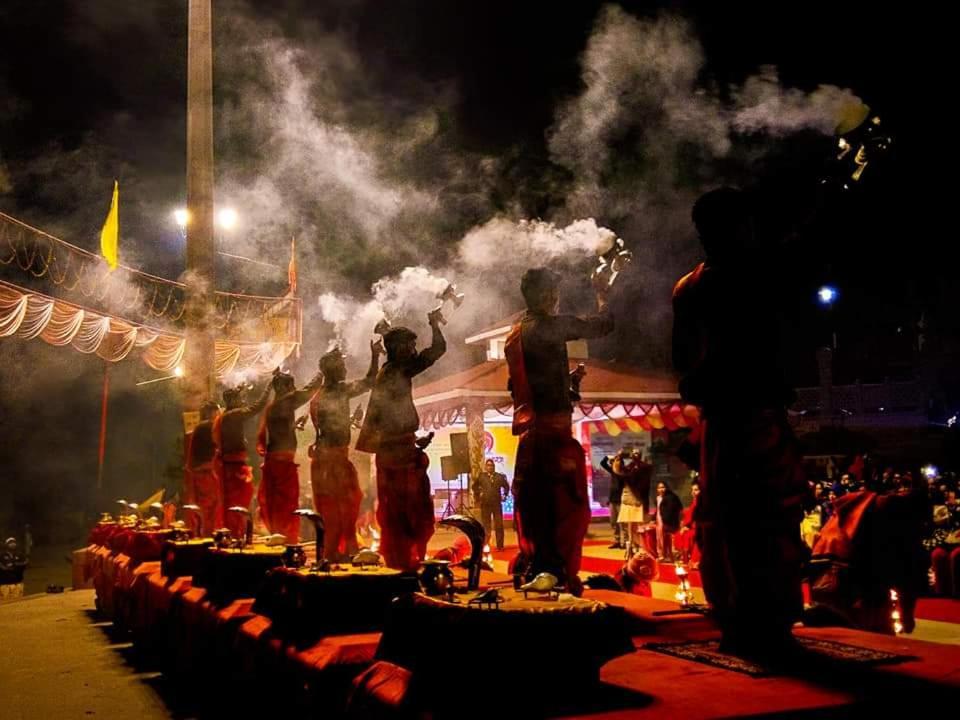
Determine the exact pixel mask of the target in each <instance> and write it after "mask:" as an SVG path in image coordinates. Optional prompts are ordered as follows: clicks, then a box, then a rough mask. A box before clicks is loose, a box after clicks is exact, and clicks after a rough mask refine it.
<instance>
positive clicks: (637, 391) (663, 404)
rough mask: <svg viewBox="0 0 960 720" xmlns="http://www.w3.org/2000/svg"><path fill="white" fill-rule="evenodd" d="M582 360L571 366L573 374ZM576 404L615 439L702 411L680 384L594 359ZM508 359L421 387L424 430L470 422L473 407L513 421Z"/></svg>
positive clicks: (687, 423) (693, 418)
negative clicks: (685, 399)
mask: <svg viewBox="0 0 960 720" xmlns="http://www.w3.org/2000/svg"><path fill="white" fill-rule="evenodd" d="M576 364H577V361H571V363H570V369H571V370H572V369H573V368H574V367H576ZM586 367H587V375H586V377H584V379H583V382H582V384H581V386H580V396H581V397H580V401H579V402H577V403H575V405H574V420H584V419H585V420H588V421H591V422H593V423H595V425H596V427H597V429H599V430H601V431H602V432H607V433H609V434H611V435H616V434H619V433H620V432H623V431H631V430H632V431H636V430H657V429H661V428H666V429H668V430H675V429H679V428H685V427H692V426H694V425H696V424H697V422H698V421H699V415H698V413H697V410H696V408H694V407H693V406H690V405H684V404H683V403H681V402H680V395H679V393H677V389H676V381H675V380H674V379H673V378H672V377H670V376H668V375H658V374H656V373H651V372H647V371H643V370H639V369H637V368H633V367H630V366H628V365H622V364H620V363H610V362H606V361H604V360H596V359H591V360H588V361H586ZM507 379H508V372H507V363H506V361H505V360H487V361H486V362H482V363H480V364H479V365H474V366H473V367H471V368H469V369H467V370H464V371H462V372H459V373H454V374H452V375H448V376H447V377H444V378H440V379H439V380H435V381H433V382H430V383H427V384H425V385H421V386H420V387H418V388H416V389H415V390H414V404H415V405H416V406H417V411H418V412H419V413H420V424H421V426H422V427H423V428H424V429H434V428H440V427H444V426H447V425H453V424H455V423H462V422H464V421H465V419H466V412H467V408H468V407H471V408H474V409H476V410H482V411H483V413H484V415H485V416H486V417H487V418H488V419H491V420H494V419H497V418H504V419H506V418H509V417H511V416H512V414H513V401H512V399H511V397H510V393H509V391H508V390H507Z"/></svg>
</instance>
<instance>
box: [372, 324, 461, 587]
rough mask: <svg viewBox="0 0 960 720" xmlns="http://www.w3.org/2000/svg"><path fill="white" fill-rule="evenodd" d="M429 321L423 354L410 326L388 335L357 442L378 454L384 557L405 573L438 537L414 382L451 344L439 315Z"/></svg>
mask: <svg viewBox="0 0 960 720" xmlns="http://www.w3.org/2000/svg"><path fill="white" fill-rule="evenodd" d="M427 320H428V321H429V323H430V329H431V331H432V333H433V340H432V342H431V344H430V347H428V348H427V349H426V350H423V351H422V352H417V335H416V333H414V332H413V331H411V330H408V329H407V328H405V327H395V328H391V329H390V330H389V331H388V332H387V333H386V334H385V335H384V336H383V343H384V345H386V348H387V362H386V363H384V365H383V367H382V368H380V372H379V373H378V374H377V379H376V382H375V383H374V385H373V392H372V393H371V394H370V403H369V404H368V405H367V415H366V417H365V418H364V420H363V427H362V428H361V429H360V436H359V437H358V438H357V450H360V451H362V452H369V453H376V463H377V498H378V499H377V523H378V524H379V525H380V530H381V537H380V554H381V555H383V558H384V561H385V562H386V564H387V566H388V567H392V568H395V569H397V570H403V571H405V572H412V571H414V570H416V569H417V567H418V566H419V565H420V561H421V560H423V558H424V557H425V556H426V554H427V543H428V542H429V541H430V538H431V537H432V536H433V501H432V499H431V497H430V479H429V478H428V477H427V466H428V465H429V464H430V460H429V458H427V455H426V453H425V452H423V448H424V447H426V446H427V445H428V444H429V442H430V440H429V436H428V438H422V439H419V440H418V439H417V438H416V434H415V433H416V431H417V428H419V427H420V416H419V415H418V414H417V408H416V406H414V404H413V378H414V377H416V376H417V375H419V374H420V373H422V372H423V371H424V370H426V369H427V368H428V367H430V366H431V365H433V364H434V363H435V362H436V361H437V360H439V359H440V357H441V356H442V355H443V354H444V353H445V352H446V351H447V343H446V341H445V340H444V339H443V333H442V332H440V320H441V315H440V313H439V312H437V311H434V312H431V313H430V314H429V315H428V316H427Z"/></svg>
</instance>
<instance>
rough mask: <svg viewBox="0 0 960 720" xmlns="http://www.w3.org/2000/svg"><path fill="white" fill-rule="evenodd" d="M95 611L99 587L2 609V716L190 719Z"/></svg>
mask: <svg viewBox="0 0 960 720" xmlns="http://www.w3.org/2000/svg"><path fill="white" fill-rule="evenodd" d="M109 632H110V624H109V623H101V622H97V619H96V617H95V616H94V615H93V590H79V591H76V592H66V593H63V594H60V595H34V596H31V597H28V598H25V599H23V600H15V601H12V602H8V603H5V604H3V605H2V606H0V655H2V657H3V662H2V663H0V717H3V718H4V720H51V719H52V718H57V719H58V720H59V719H63V720H73V719H74V718H96V717H100V718H110V719H113V718H117V719H123V718H143V720H160V719H166V718H175V717H180V718H184V717H187V716H185V715H177V714H173V713H172V711H171V710H170V709H169V708H168V704H167V702H166V701H165V698H164V697H163V695H162V688H159V687H158V686H157V685H156V683H155V681H156V680H157V679H159V678H160V675H159V673H143V672H139V671H138V670H137V668H136V667H135V666H134V664H132V663H131V662H128V658H130V657H131V652H130V645H129V644H128V643H119V644H118V643H114V642H113V641H112V639H111V637H110V635H109Z"/></svg>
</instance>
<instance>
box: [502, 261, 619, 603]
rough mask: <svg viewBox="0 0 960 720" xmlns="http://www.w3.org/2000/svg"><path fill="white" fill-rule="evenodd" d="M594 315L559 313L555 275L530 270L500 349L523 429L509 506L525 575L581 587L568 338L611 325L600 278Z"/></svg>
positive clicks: (580, 470)
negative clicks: (523, 307) (521, 307)
mask: <svg viewBox="0 0 960 720" xmlns="http://www.w3.org/2000/svg"><path fill="white" fill-rule="evenodd" d="M596 289H597V307H598V310H599V312H598V314H597V315H595V316H592V317H587V318H579V317H575V316H573V315H558V314H557V311H558V309H559V305H560V285H559V278H557V276H556V275H554V273H552V272H551V271H549V270H547V269H546V268H534V269H531V270H527V272H526V273H524V275H523V279H522V280H521V282H520V291H521V292H522V293H523V298H524V300H525V301H526V303H527V312H526V313H525V314H524V316H523V318H521V320H520V322H518V323H517V324H516V325H514V326H513V329H512V330H511V331H510V334H509V335H508V336H507V341H506V347H505V350H504V353H505V355H506V358H507V366H508V369H509V372H510V392H511V394H512V396H513V434H514V435H519V436H520V442H519V445H518V446H517V462H516V470H515V472H514V474H513V496H514V499H515V504H514V513H515V517H516V520H517V532H518V535H519V541H520V552H521V554H522V556H523V563H524V566H525V569H526V574H527V575H530V574H536V573H539V572H549V573H552V574H554V575H556V576H557V577H558V578H559V580H560V582H561V583H565V584H566V585H567V587H568V588H569V589H570V591H571V592H574V593H576V594H579V592H580V591H581V589H582V588H581V583H580V580H579V578H578V577H577V573H578V572H579V570H580V560H581V557H582V554H583V548H582V546H583V538H584V536H585V535H586V532H587V526H588V525H589V523H590V505H589V501H588V498H587V470H586V464H585V459H584V454H583V448H582V447H581V446H580V443H578V442H577V441H576V440H575V439H574V438H573V437H572V435H571V413H572V412H573V405H572V403H571V397H570V385H571V372H570V363H569V360H568V359H567V345H566V344H567V342H568V341H570V340H578V339H581V338H594V337H602V336H603V335H606V334H607V333H609V332H610V331H612V330H613V317H612V316H611V315H610V313H609V311H608V310H607V290H608V286H606V285H601V284H598V285H597V288H596Z"/></svg>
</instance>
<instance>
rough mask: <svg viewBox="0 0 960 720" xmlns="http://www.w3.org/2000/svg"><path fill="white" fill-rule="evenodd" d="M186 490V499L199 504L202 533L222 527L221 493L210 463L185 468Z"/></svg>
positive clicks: (209, 533) (211, 531)
mask: <svg viewBox="0 0 960 720" xmlns="http://www.w3.org/2000/svg"><path fill="white" fill-rule="evenodd" d="M187 492H188V495H187V498H188V500H190V501H191V502H192V503H194V504H196V505H199V506H200V514H201V515H202V516H203V534H204V535H208V536H209V535H212V534H213V531H214V530H216V529H217V528H221V527H223V493H222V491H221V486H220V482H219V481H218V479H217V476H216V475H214V473H213V466H212V465H201V466H200V467H198V468H191V469H188V470H187Z"/></svg>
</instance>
